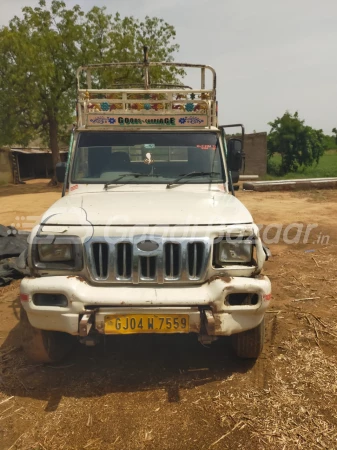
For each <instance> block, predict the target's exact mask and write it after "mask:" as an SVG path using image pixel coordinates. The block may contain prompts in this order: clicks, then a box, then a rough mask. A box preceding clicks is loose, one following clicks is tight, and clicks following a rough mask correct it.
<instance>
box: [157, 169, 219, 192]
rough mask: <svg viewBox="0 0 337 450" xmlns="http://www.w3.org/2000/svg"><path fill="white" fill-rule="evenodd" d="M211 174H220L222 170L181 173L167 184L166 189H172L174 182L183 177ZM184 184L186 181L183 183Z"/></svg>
mask: <svg viewBox="0 0 337 450" xmlns="http://www.w3.org/2000/svg"><path fill="white" fill-rule="evenodd" d="M206 175H207V176H210V175H220V172H196V171H194V172H189V173H184V174H182V175H180V176H179V177H178V178H176V179H175V180H173V181H171V182H170V183H168V184H167V186H166V189H170V187H171V186H172V185H173V184H177V183H178V181H180V180H182V179H183V178H190V177H204V176H206ZM181 184H184V183H181Z"/></svg>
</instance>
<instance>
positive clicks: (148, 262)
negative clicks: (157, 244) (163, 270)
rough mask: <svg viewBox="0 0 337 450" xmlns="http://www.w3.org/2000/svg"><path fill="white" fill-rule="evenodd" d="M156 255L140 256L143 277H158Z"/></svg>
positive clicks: (152, 278)
mask: <svg viewBox="0 0 337 450" xmlns="http://www.w3.org/2000/svg"><path fill="white" fill-rule="evenodd" d="M156 259H157V258H156V257H155V256H140V258H139V260H140V274H141V277H142V278H147V279H149V280H154V279H155V277H156Z"/></svg>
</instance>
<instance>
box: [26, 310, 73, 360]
mask: <svg viewBox="0 0 337 450" xmlns="http://www.w3.org/2000/svg"><path fill="white" fill-rule="evenodd" d="M20 328H21V341H22V347H23V349H24V351H25V353H26V355H27V356H28V358H29V359H30V360H31V361H34V362H40V363H48V362H49V363H50V362H57V361H60V360H61V359H62V358H63V357H64V356H65V355H66V354H67V353H69V351H70V350H71V348H72V346H73V343H74V337H73V336H71V335H70V334H67V333H61V332H59V331H46V330H39V329H37V328H34V327H33V326H32V325H31V324H30V322H29V320H28V316H27V313H26V311H25V310H24V309H23V308H21V310H20Z"/></svg>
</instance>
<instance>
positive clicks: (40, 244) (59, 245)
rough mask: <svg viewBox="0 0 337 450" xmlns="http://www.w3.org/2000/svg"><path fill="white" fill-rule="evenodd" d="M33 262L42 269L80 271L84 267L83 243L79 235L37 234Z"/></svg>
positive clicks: (33, 248) (34, 241) (33, 246)
mask: <svg viewBox="0 0 337 450" xmlns="http://www.w3.org/2000/svg"><path fill="white" fill-rule="evenodd" d="M32 263H33V265H34V267H36V268H37V269H41V270H57V271H58V270H71V271H76V272H77V271H80V270H82V268H83V244H82V242H81V239H80V238H79V237H78V236H54V235H49V236H35V237H34V239H33V244H32Z"/></svg>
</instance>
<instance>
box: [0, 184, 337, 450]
mask: <svg viewBox="0 0 337 450" xmlns="http://www.w3.org/2000/svg"><path fill="white" fill-rule="evenodd" d="M59 196H60V190H59V189H56V188H48V187H47V186H46V184H45V181H37V182H31V183H29V184H27V185H24V186H11V187H1V188H0V223H2V224H6V225H10V224H17V223H19V224H20V221H21V222H22V221H24V220H27V219H26V217H27V216H29V217H31V216H38V215H40V214H41V213H42V212H44V211H45V209H46V208H47V207H48V206H49V205H50V204H52V203H53V202H54V201H55V200H56V199H58V198H59ZM238 197H239V198H240V199H241V201H242V202H243V203H244V204H245V205H246V206H247V207H248V208H249V209H250V211H251V212H252V213H253V216H254V218H255V221H256V222H257V223H258V224H261V225H264V226H266V225H267V224H271V223H278V224H283V225H284V228H285V227H286V226H287V225H288V224H290V223H292V222H296V223H301V224H304V225H305V226H307V225H308V224H311V223H316V224H318V226H317V227H316V228H315V229H313V230H312V232H311V233H310V236H309V239H308V242H307V243H306V244H305V243H303V242H299V243H298V244H291V245H290V244H286V243H284V242H283V243H280V244H278V245H276V244H272V245H270V248H271V251H272V254H273V256H272V258H271V260H270V261H268V262H267V263H266V266H265V271H264V272H265V273H266V274H267V275H268V276H269V277H270V279H271V281H272V287H273V302H272V304H271V308H270V311H269V312H268V314H267V323H266V335H267V336H266V344H265V348H264V351H263V354H262V356H261V357H260V358H259V359H258V361H256V362H255V363H253V362H250V361H240V360H237V359H236V358H235V357H234V356H233V354H232V352H231V350H230V347H229V345H228V339H223V340H219V341H217V342H216V343H215V344H213V345H212V346H211V347H204V346H201V345H200V344H198V342H197V339H196V338H195V337H194V336H178V337H172V336H169V337H167V336H130V337H127V338H123V339H120V338H112V339H107V340H106V342H105V343H102V345H100V346H99V347H96V348H85V347H83V346H78V347H76V349H75V350H74V351H73V353H72V354H71V355H70V356H69V357H68V358H67V359H66V360H65V361H63V362H62V363H61V364H58V365H33V364H31V363H29V362H28V361H27V360H26V358H25V356H24V354H23V352H22V350H21V348H20V339H19V327H18V312H19V301H18V288H19V282H14V283H13V284H11V285H10V286H7V287H5V288H2V289H0V345H1V348H0V448H1V449H34V450H35V449H36V450H38V449H48V450H49V449H89V450H101V449H209V448H211V449H214V450H216V449H316V448H317V449H336V448H337V429H336V425H337V413H336V411H337V368H336V345H337V325H336V320H335V316H336V310H337V264H336V257H337V229H336V218H337V191H306V192H297V193H290V192H286V193H276V192H273V193H253V192H239V193H238ZM263 230H264V228H262V231H263ZM303 230H304V228H303ZM303 232H304V231H303ZM303 232H302V236H303ZM294 233H295V231H294V230H291V231H290V233H289V236H288V238H289V237H290V238H293V237H294ZM272 235H273V232H272V231H271V232H270V235H269V236H267V237H269V238H270V236H272Z"/></svg>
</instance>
